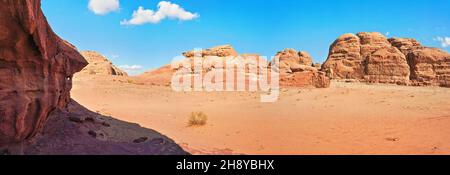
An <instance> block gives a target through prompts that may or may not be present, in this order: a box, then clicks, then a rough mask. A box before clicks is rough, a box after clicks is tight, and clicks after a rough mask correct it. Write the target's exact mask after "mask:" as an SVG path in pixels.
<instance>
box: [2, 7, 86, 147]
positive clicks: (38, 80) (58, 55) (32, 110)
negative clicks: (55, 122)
mask: <svg viewBox="0 0 450 175" xmlns="http://www.w3.org/2000/svg"><path fill="white" fill-rule="evenodd" d="M40 5H41V2H40V0H3V1H2V2H1V5H0V145H2V144H6V143H12V142H21V141H23V140H24V139H27V138H29V137H31V136H33V135H35V134H36V133H37V132H38V131H39V129H41V128H42V127H43V125H44V124H45V122H46V120H47V117H48V116H49V113H50V112H51V111H53V110H55V109H57V108H64V107H65V106H66V105H67V103H68V102H69V100H70V89H71V87H72V80H71V79H72V75H73V74H74V73H75V72H78V71H80V70H81V69H82V68H83V67H84V66H86V65H87V62H86V61H85V60H84V58H83V57H82V56H81V55H80V54H79V53H78V52H77V50H76V49H75V48H74V47H73V46H72V45H70V44H69V43H67V42H65V41H64V40H62V39H60V38H59V37H58V36H57V35H56V34H55V33H54V32H53V31H52V29H51V28H50V26H49V25H48V23H47V21H46V18H45V16H44V15H43V13H42V11H41V9H40Z"/></svg>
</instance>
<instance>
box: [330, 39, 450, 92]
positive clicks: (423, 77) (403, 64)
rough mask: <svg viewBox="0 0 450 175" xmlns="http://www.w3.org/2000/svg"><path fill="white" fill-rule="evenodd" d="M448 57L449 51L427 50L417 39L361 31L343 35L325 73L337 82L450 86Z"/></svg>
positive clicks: (333, 51) (331, 48) (332, 49)
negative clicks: (337, 80)
mask: <svg viewBox="0 0 450 175" xmlns="http://www.w3.org/2000/svg"><path fill="white" fill-rule="evenodd" d="M448 58H449V54H448V53H447V52H445V51H442V50H440V49H436V48H426V47H423V46H422V45H421V44H420V43H419V42H417V41H416V40H415V39H411V38H390V39H387V38H386V37H385V36H383V35H382V34H380V33H377V32H371V33H369V32H361V33H358V34H357V35H353V34H344V35H342V36H340V37H339V38H338V39H337V40H336V41H335V42H334V43H333V44H332V45H331V47H330V53H329V56H328V59H327V61H326V62H325V63H324V64H323V65H322V70H323V71H325V72H327V74H328V76H329V77H331V78H334V79H355V80H359V81H365V82H371V83H395V84H402V85H437V86H449V78H448V77H450V73H449V67H450V66H449V65H450V63H449V61H448Z"/></svg>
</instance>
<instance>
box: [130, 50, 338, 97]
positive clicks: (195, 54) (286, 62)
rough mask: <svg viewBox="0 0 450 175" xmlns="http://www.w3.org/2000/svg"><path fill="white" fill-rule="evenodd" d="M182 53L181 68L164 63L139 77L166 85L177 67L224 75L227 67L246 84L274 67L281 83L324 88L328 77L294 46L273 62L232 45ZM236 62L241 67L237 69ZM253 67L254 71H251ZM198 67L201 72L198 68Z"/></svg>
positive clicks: (278, 55)
mask: <svg viewBox="0 0 450 175" xmlns="http://www.w3.org/2000/svg"><path fill="white" fill-rule="evenodd" d="M183 56H184V57H185V59H182V60H180V61H179V62H178V65H180V68H176V69H173V68H172V67H171V65H167V66H164V67H162V68H159V69H156V70H153V71H149V72H146V73H144V74H143V75H140V76H139V80H140V81H141V82H142V83H148V82H151V83H153V84H160V85H161V84H164V85H169V84H170V81H171V77H172V75H173V74H174V73H175V72H176V71H177V70H180V69H187V70H185V71H184V72H185V73H187V74H191V75H197V74H198V73H200V72H201V73H202V74H203V75H204V74H206V73H208V72H211V71H215V70H223V71H224V75H223V76H224V77H225V76H226V75H225V74H226V72H227V70H230V69H235V70H234V73H235V74H234V76H235V78H236V79H237V78H238V74H237V73H239V72H240V71H243V72H242V73H243V74H244V76H245V81H246V86H247V87H248V84H249V83H250V81H258V80H255V77H257V76H258V74H260V73H261V70H264V69H266V70H267V72H270V71H272V70H274V71H277V72H278V73H280V85H281V86H292V87H316V88H326V87H329V85H330V79H329V78H328V77H326V76H325V73H323V72H321V71H319V69H317V67H314V65H313V63H312V62H313V61H312V58H311V56H310V55H309V54H308V53H306V52H304V51H302V52H297V51H296V50H294V49H285V50H283V51H280V52H279V53H278V54H277V56H276V57H277V58H279V59H278V60H279V61H274V62H268V61H267V60H266V59H264V58H262V57H261V56H260V55H258V54H238V53H237V51H236V50H235V49H234V48H233V47H232V46H231V45H223V46H216V47H213V48H210V49H205V50H198V51H188V52H185V53H183ZM194 58H200V61H199V62H198V63H196V62H195V61H194ZM218 63H219V64H218ZM260 63H261V64H260ZM197 64H199V65H197ZM227 64H228V65H227ZM182 65H188V66H187V67H186V66H182ZM238 65H240V66H242V67H243V69H242V70H239V69H238ZM196 66H200V69H198V68H197V70H196ZM261 66H262V67H261ZM273 66H278V68H275V69H271V67H273ZM253 68H254V69H256V70H257V71H256V72H255V71H250V70H251V69H253ZM199 70H200V72H198V71H199ZM269 79H270V78H269ZM223 80H224V79H223ZM235 83H236V82H235Z"/></svg>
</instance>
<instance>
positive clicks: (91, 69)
mask: <svg viewBox="0 0 450 175" xmlns="http://www.w3.org/2000/svg"><path fill="white" fill-rule="evenodd" d="M81 55H83V57H84V58H85V59H86V60H87V61H88V63H89V64H88V65H87V66H86V67H85V68H84V69H83V70H82V71H81V72H80V73H82V74H89V75H113V76H128V74H127V73H126V72H124V71H122V70H120V69H119V68H117V67H116V66H115V65H113V63H112V62H111V61H109V60H108V58H106V57H105V56H103V55H101V54H100V53H97V52H94V51H83V52H81Z"/></svg>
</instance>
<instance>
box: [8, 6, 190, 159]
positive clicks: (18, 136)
mask: <svg viewBox="0 0 450 175" xmlns="http://www.w3.org/2000/svg"><path fill="white" fill-rule="evenodd" d="M40 5H41V1H40V0H3V1H2V5H1V6H0V153H2V154H10V153H12V154H22V153H25V154H185V152H184V151H183V150H182V149H181V148H180V147H178V145H176V144H175V143H174V142H173V141H172V140H170V139H168V138H167V137H165V136H162V135H161V134H159V133H157V132H155V131H147V130H143V129H142V128H140V127H139V126H138V125H132V124H128V123H125V122H121V121H117V120H114V121H112V120H106V119H105V117H104V116H100V115H99V114H95V113H93V112H90V111H88V110H86V109H84V108H83V107H81V106H80V105H78V104H76V102H73V101H71V99H70V90H71V87H72V77H73V74H74V73H76V72H78V71H80V70H81V69H82V68H83V67H84V66H86V65H87V64H88V63H87V62H86V60H85V59H84V58H83V56H82V55H81V54H80V53H78V51H77V50H76V49H75V48H74V46H72V45H70V44H69V43H68V42H66V41H64V40H62V39H60V38H59V37H58V36H57V35H56V34H55V33H54V32H53V31H52V29H51V28H50V26H49V25H48V23H47V21H46V18H45V16H44V15H43V13H42V11H41V9H40ZM103 120H105V121H103ZM105 128H107V129H105ZM105 130H113V131H114V132H113V131H109V132H106V131H105ZM130 130H136V131H137V130H139V134H136V135H127V132H129V131H130ZM102 131H103V132H102ZM100 132H102V133H100ZM119 134H122V135H121V136H120V137H119V136H118V135H119ZM36 135H38V136H37V137H35V136H36ZM138 135H139V136H138ZM136 137H142V138H146V139H139V138H136ZM118 138H120V139H118ZM135 140H138V141H139V143H133V141H135ZM147 141H148V142H147Z"/></svg>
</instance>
